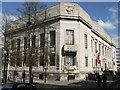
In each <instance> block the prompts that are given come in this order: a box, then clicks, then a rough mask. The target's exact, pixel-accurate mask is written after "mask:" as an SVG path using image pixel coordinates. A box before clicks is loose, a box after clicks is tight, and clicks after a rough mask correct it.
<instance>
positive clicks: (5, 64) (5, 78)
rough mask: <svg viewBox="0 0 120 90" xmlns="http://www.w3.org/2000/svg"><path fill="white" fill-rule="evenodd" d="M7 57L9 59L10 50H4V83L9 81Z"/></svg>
mask: <svg viewBox="0 0 120 90" xmlns="http://www.w3.org/2000/svg"><path fill="white" fill-rule="evenodd" d="M7 59H8V50H7V49H6V50H5V51H4V84H6V83H7Z"/></svg>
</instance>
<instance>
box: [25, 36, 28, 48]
mask: <svg viewBox="0 0 120 90" xmlns="http://www.w3.org/2000/svg"><path fill="white" fill-rule="evenodd" d="M27 39H28V38H27V37H24V49H27V45H28V42H27Z"/></svg>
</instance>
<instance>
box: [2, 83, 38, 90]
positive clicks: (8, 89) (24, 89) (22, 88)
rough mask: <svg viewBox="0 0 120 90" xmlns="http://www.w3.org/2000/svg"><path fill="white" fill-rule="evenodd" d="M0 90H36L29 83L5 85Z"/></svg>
mask: <svg viewBox="0 0 120 90" xmlns="http://www.w3.org/2000/svg"><path fill="white" fill-rule="evenodd" d="M1 90H36V88H35V86H34V85H32V84H30V83H7V84H4V85H3V87H2V89H1Z"/></svg>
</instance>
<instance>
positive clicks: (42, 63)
mask: <svg viewBox="0 0 120 90" xmlns="http://www.w3.org/2000/svg"><path fill="white" fill-rule="evenodd" d="M40 66H44V56H43V55H40Z"/></svg>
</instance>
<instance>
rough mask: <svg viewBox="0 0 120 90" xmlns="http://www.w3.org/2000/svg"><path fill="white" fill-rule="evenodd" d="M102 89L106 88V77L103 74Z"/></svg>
mask: <svg viewBox="0 0 120 90" xmlns="http://www.w3.org/2000/svg"><path fill="white" fill-rule="evenodd" d="M102 80H103V87H107V76H106V75H105V74H103V75H102Z"/></svg>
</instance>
